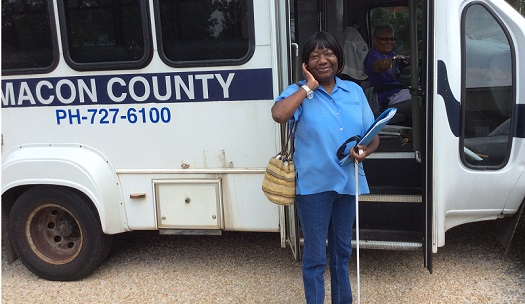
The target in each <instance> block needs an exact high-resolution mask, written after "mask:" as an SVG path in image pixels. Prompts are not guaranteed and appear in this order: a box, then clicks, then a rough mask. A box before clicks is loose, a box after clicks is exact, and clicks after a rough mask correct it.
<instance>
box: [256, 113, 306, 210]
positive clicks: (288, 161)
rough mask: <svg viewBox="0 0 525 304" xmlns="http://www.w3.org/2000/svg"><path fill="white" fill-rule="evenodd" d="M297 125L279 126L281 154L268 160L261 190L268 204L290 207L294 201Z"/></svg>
mask: <svg viewBox="0 0 525 304" xmlns="http://www.w3.org/2000/svg"><path fill="white" fill-rule="evenodd" d="M296 128H297V123H295V124H293V125H292V126H290V125H289V124H288V123H284V124H281V152H279V153H277V155H276V156H273V157H272V158H270V161H269V162H268V166H267V167H266V172H265V173H264V180H263V183H262V190H263V192H264V194H265V195H266V197H267V198H268V199H269V200H270V202H272V203H275V204H278V205H285V206H290V205H292V204H293V203H294V201H295V165H294V162H293V150H294V148H293V146H294V144H293V142H294V134H295V129H296Z"/></svg>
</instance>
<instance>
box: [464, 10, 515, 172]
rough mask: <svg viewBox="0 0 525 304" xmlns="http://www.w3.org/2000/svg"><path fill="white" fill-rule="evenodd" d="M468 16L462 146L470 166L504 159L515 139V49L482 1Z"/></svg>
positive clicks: (493, 164) (496, 163)
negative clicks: (512, 126)
mask: <svg viewBox="0 0 525 304" xmlns="http://www.w3.org/2000/svg"><path fill="white" fill-rule="evenodd" d="M463 16H464V19H463V33H464V34H463V53H464V54H463V56H464V57H463V58H464V59H463V77H464V79H463V82H464V85H463V86H462V87H463V88H464V89H463V90H464V91H463V92H462V111H463V113H462V115H463V123H462V124H461V125H462V144H463V146H462V149H463V150H464V153H463V156H464V162H465V163H466V164H467V165H469V166H471V167H474V166H481V167H482V168H485V167H492V168H498V167H502V166H504V165H505V163H506V161H507V159H508V153H509V151H510V144H511V134H512V133H511V117H512V111H513V106H514V104H515V97H514V91H515V88H514V83H515V81H514V75H515V74H514V66H515V65H514V64H513V49H512V47H511V44H510V42H509V39H508V36H507V34H506V33H505V31H504V30H503V28H502V26H501V25H500V23H499V22H498V21H497V20H496V19H495V18H494V16H493V15H492V14H491V13H490V12H489V11H488V10H487V9H486V8H485V7H484V6H482V5H479V4H476V5H471V6H469V7H468V8H467V10H466V11H465V13H464V15H463Z"/></svg>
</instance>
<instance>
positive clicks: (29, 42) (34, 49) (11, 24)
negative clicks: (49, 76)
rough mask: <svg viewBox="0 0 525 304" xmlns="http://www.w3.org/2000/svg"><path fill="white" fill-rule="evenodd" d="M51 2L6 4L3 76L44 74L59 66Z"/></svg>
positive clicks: (15, 0)
mask: <svg viewBox="0 0 525 304" xmlns="http://www.w3.org/2000/svg"><path fill="white" fill-rule="evenodd" d="M49 2H50V1H49ZM49 2H48V1H45V0H40V1H38V0H34V1H28V0H25V1H23V0H9V1H7V0H2V74H4V75H9V74H29V73H44V72H47V71H49V70H50V69H52V68H53V67H54V65H55V64H56V63H57V61H58V59H57V56H58V52H55V50H56V49H57V48H55V47H54V46H55V45H56V38H55V35H54V33H55V32H56V31H55V30H54V24H55V23H54V15H53V8H52V5H51V3H49Z"/></svg>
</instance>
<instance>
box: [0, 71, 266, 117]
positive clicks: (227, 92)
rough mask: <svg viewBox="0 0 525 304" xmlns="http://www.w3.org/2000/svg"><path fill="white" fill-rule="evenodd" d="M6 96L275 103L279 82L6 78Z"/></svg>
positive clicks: (235, 76) (233, 75)
mask: <svg viewBox="0 0 525 304" xmlns="http://www.w3.org/2000/svg"><path fill="white" fill-rule="evenodd" d="M1 98H2V108H11V107H39V106H79V105H96V104H105V105H115V104H138V103H174V102H201V101H238V100H265V99H273V81H272V72H271V69H269V68H267V69H251V70H227V71H212V72H199V73H158V74H125V75H93V76H78V77H63V78H30V79H10V80H2V96H1ZM63 115H65V113H62V112H57V119H58V118H59V117H62V116H63ZM67 117H69V118H71V117H72V118H71V119H77V118H76V117H77V116H76V113H73V112H72V113H67Z"/></svg>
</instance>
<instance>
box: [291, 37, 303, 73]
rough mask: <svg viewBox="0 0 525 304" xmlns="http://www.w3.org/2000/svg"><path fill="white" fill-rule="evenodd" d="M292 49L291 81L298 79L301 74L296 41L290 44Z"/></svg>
mask: <svg viewBox="0 0 525 304" xmlns="http://www.w3.org/2000/svg"><path fill="white" fill-rule="evenodd" d="M291 51H292V56H291V57H292V82H297V81H299V78H300V76H301V61H300V60H299V45H298V44H297V43H295V42H294V43H292V44H291Z"/></svg>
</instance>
